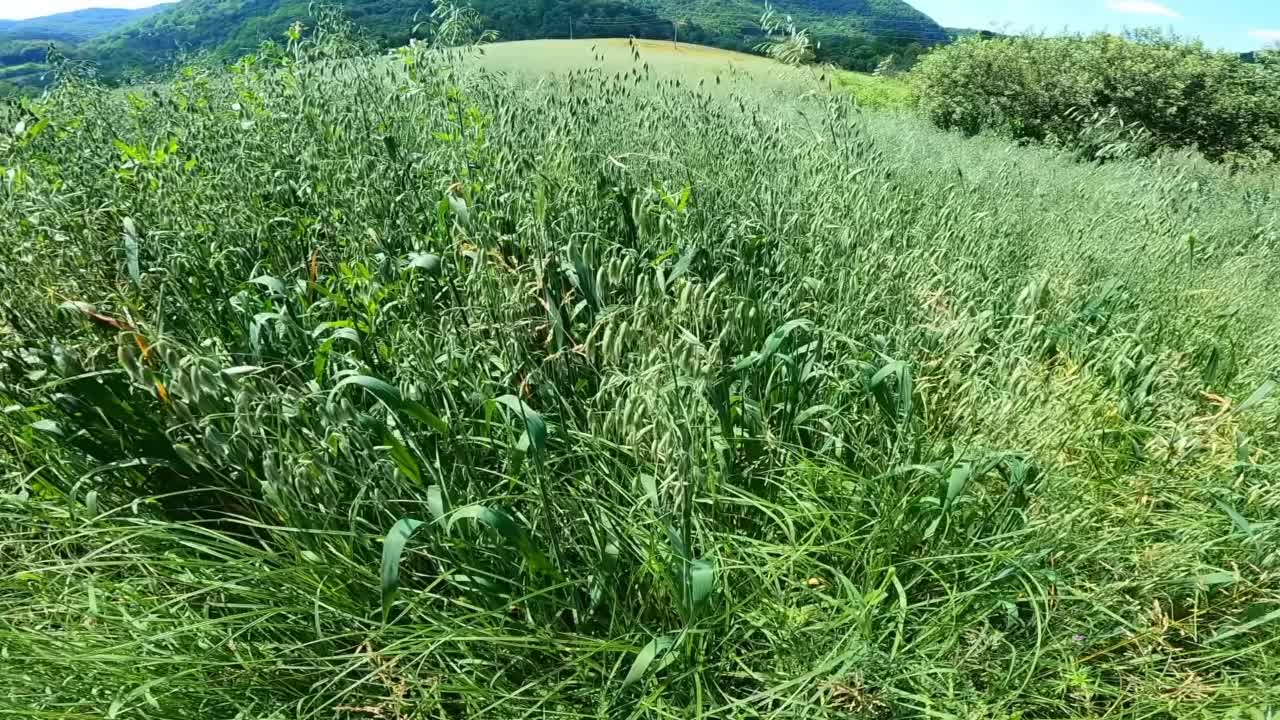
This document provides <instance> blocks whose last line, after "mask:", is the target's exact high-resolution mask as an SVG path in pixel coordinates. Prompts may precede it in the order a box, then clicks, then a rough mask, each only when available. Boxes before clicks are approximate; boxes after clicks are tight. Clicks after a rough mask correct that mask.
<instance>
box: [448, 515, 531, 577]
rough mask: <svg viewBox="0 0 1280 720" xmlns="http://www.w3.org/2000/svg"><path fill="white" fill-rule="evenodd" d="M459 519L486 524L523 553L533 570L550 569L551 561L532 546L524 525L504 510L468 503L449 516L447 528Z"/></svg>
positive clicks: (451, 526)
mask: <svg viewBox="0 0 1280 720" xmlns="http://www.w3.org/2000/svg"><path fill="white" fill-rule="evenodd" d="M459 520H475V521H477V522H479V523H481V524H484V525H487V526H488V527H490V528H492V529H493V530H494V531H496V532H497V533H498V535H500V536H502V539H504V540H506V541H507V544H508V545H510V546H512V547H513V548H515V549H516V550H517V551H518V552H519V553H520V554H521V555H523V556H524V558H525V560H527V561H528V562H529V565H530V566H531V567H533V569H534V570H537V571H539V572H542V571H548V570H551V563H550V562H548V561H547V558H546V556H545V555H543V554H542V551H540V550H538V549H537V548H536V547H534V545H533V541H532V540H531V539H530V538H529V534H528V533H527V532H525V529H524V527H523V526H521V525H520V524H519V523H518V522H516V521H515V519H514V518H512V517H511V516H510V515H508V514H506V513H505V512H503V511H501V510H496V509H494V508H490V507H487V506H484V505H468V506H466V507H463V508H458V509H457V510H455V511H454V512H453V514H451V515H450V516H449V528H450V529H452V528H453V526H454V525H456V524H457V523H458V521H459Z"/></svg>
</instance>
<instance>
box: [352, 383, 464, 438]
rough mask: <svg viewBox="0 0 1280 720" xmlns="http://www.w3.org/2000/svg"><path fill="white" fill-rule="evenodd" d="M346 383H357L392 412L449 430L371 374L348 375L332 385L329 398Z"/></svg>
mask: <svg viewBox="0 0 1280 720" xmlns="http://www.w3.org/2000/svg"><path fill="white" fill-rule="evenodd" d="M348 385H359V386H360V387H362V388H364V389H365V390H367V391H368V392H369V393H370V394H371V395H373V396H374V397H376V398H378V400H380V401H381V402H382V404H383V405H386V406H387V407H388V408H389V409H391V410H392V411H393V412H395V411H401V412H404V413H406V414H408V415H409V416H411V417H414V418H417V419H418V420H421V421H422V422H423V423H425V424H426V425H427V426H428V427H430V428H431V429H432V430H435V431H436V432H438V433H441V434H444V433H447V432H449V424H448V423H446V422H445V421H444V420H442V419H440V418H439V417H437V416H436V415H435V414H434V413H432V412H431V411H430V410H427V409H426V408H425V407H423V406H422V405H421V404H419V403H416V402H413V401H412V400H406V399H405V398H404V396H403V395H401V394H400V390H399V389H397V388H396V387H395V386H394V385H392V384H390V383H388V382H387V381H385V380H379V379H378V378H376V377H373V376H371V375H350V376H348V377H345V378H343V379H342V381H341V382H339V383H338V384H337V385H334V386H333V390H331V391H330V392H329V400H330V402H332V401H333V399H334V398H335V397H337V395H338V393H339V392H340V391H341V390H342V388H344V387H347V386H348Z"/></svg>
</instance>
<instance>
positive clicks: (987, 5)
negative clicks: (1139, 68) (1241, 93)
mask: <svg viewBox="0 0 1280 720" xmlns="http://www.w3.org/2000/svg"><path fill="white" fill-rule="evenodd" d="M907 2H909V3H911V4H912V5H914V6H916V7H917V8H919V9H920V10H921V11H923V12H924V13H926V14H928V15H929V16H930V17H932V18H933V19H935V20H937V21H938V22H940V23H942V24H943V25H946V26H947V27H970V28H978V29H998V28H1002V27H1003V28H1007V29H1008V31H1010V32H1022V31H1025V30H1028V29H1031V30H1037V31H1041V30H1042V31H1045V32H1050V33H1053V32H1060V31H1061V30H1063V29H1064V28H1065V29H1068V30H1072V31H1092V30H1110V31H1113V32H1115V31H1120V30H1123V29H1125V28H1133V27H1150V26H1157V27H1162V28H1172V29H1173V30H1175V31H1176V32H1177V33H1178V34H1179V35H1194V36H1198V37H1201V38H1203V39H1204V41H1205V43H1207V44H1209V45H1212V46H1214V47H1222V48H1229V49H1231V50H1256V49H1257V48H1260V47H1263V46H1264V45H1266V44H1268V43H1270V42H1276V41H1280V0H907Z"/></svg>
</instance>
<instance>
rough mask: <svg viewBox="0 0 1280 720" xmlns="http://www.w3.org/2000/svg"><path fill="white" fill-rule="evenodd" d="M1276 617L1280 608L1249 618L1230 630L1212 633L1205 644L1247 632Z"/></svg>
mask: <svg viewBox="0 0 1280 720" xmlns="http://www.w3.org/2000/svg"><path fill="white" fill-rule="evenodd" d="M1277 618H1280V610H1272V611H1271V612H1269V613H1267V614H1266V615H1263V616H1262V617H1260V618H1255V619H1253V620H1250V621H1249V622H1247V623H1244V624H1243V625H1237V626H1235V627H1233V628H1231V629H1230V630H1224V631H1222V632H1220V633H1218V634H1217V635H1214V636H1213V637H1211V638H1209V640H1208V641H1207V642H1205V644H1206V645H1212V644H1213V643H1216V642H1219V641H1222V640H1226V639H1227V638H1232V637H1235V636H1236V635H1240V634H1242V633H1247V632H1249V631H1250V630H1252V629H1254V628H1256V627H1258V626H1259V625H1264V624H1266V623H1269V622H1271V621H1272V620H1275V619H1277Z"/></svg>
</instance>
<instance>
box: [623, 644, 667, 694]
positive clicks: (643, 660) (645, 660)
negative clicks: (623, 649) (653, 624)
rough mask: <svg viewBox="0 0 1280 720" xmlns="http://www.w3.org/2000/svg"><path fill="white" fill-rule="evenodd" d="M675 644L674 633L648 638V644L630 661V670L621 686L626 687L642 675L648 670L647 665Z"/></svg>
mask: <svg viewBox="0 0 1280 720" xmlns="http://www.w3.org/2000/svg"><path fill="white" fill-rule="evenodd" d="M675 644H676V639H675V636H674V635H663V636H661V637H656V638H654V639H652V640H650V641H649V644H647V645H645V646H644V647H643V648H641V649H640V652H638V653H636V659H635V660H633V661H632V662H631V670H629V671H628V672H627V676H626V678H624V679H623V680H622V687H627V686H628V685H631V684H632V683H634V682H636V681H638V680H639V679H640V678H642V677H644V675H645V673H646V672H648V671H649V666H650V665H653V663H654V661H655V660H658V659H659V658H661V657H663V656H665V655H666V654H667V653H668V652H669V651H670V650H671V648H672V646H674V645H675Z"/></svg>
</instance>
